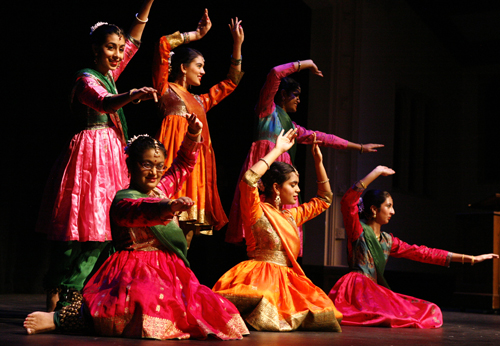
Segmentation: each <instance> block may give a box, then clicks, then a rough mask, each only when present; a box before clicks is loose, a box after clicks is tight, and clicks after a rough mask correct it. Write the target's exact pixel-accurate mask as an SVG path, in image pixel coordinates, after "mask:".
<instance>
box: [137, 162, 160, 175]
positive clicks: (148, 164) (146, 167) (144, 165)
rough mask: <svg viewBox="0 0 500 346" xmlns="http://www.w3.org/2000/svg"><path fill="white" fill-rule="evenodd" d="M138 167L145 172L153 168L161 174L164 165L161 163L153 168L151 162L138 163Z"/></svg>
mask: <svg viewBox="0 0 500 346" xmlns="http://www.w3.org/2000/svg"><path fill="white" fill-rule="evenodd" d="M139 166H141V168H142V169H143V170H146V171H152V170H153V168H156V171H157V172H160V173H162V172H163V171H164V170H165V165H164V164H163V163H160V164H158V165H156V166H155V165H153V164H152V163H151V162H148V161H144V162H139Z"/></svg>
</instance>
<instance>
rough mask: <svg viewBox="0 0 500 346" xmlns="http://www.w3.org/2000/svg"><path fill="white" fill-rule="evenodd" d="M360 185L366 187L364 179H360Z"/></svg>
mask: <svg viewBox="0 0 500 346" xmlns="http://www.w3.org/2000/svg"><path fill="white" fill-rule="evenodd" d="M359 185H361V187H362V188H363V189H366V185H365V183H363V181H362V180H360V181H359Z"/></svg>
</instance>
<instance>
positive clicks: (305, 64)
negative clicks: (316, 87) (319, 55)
mask: <svg viewBox="0 0 500 346" xmlns="http://www.w3.org/2000/svg"><path fill="white" fill-rule="evenodd" d="M300 69H301V70H306V69H307V70H310V71H311V72H312V73H314V74H315V75H317V76H320V77H323V72H321V71H320V70H319V69H318V66H316V64H315V63H314V61H312V60H311V59H309V60H302V61H301V62H300Z"/></svg>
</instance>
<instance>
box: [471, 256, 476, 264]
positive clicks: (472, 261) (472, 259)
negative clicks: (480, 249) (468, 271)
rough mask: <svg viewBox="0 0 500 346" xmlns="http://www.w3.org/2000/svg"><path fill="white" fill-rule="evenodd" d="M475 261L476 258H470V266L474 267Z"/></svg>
mask: <svg viewBox="0 0 500 346" xmlns="http://www.w3.org/2000/svg"><path fill="white" fill-rule="evenodd" d="M475 260H476V258H475V257H474V256H472V258H471V261H470V265H471V266H473V265H474V261H475Z"/></svg>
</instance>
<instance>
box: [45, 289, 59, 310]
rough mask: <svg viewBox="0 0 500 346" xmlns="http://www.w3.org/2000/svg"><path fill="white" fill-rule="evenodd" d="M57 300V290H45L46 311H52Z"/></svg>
mask: <svg viewBox="0 0 500 346" xmlns="http://www.w3.org/2000/svg"><path fill="white" fill-rule="evenodd" d="M58 301H59V291H57V290H50V291H49V292H47V300H46V305H47V312H52V311H54V310H55V309H56V306H57V302H58Z"/></svg>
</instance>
